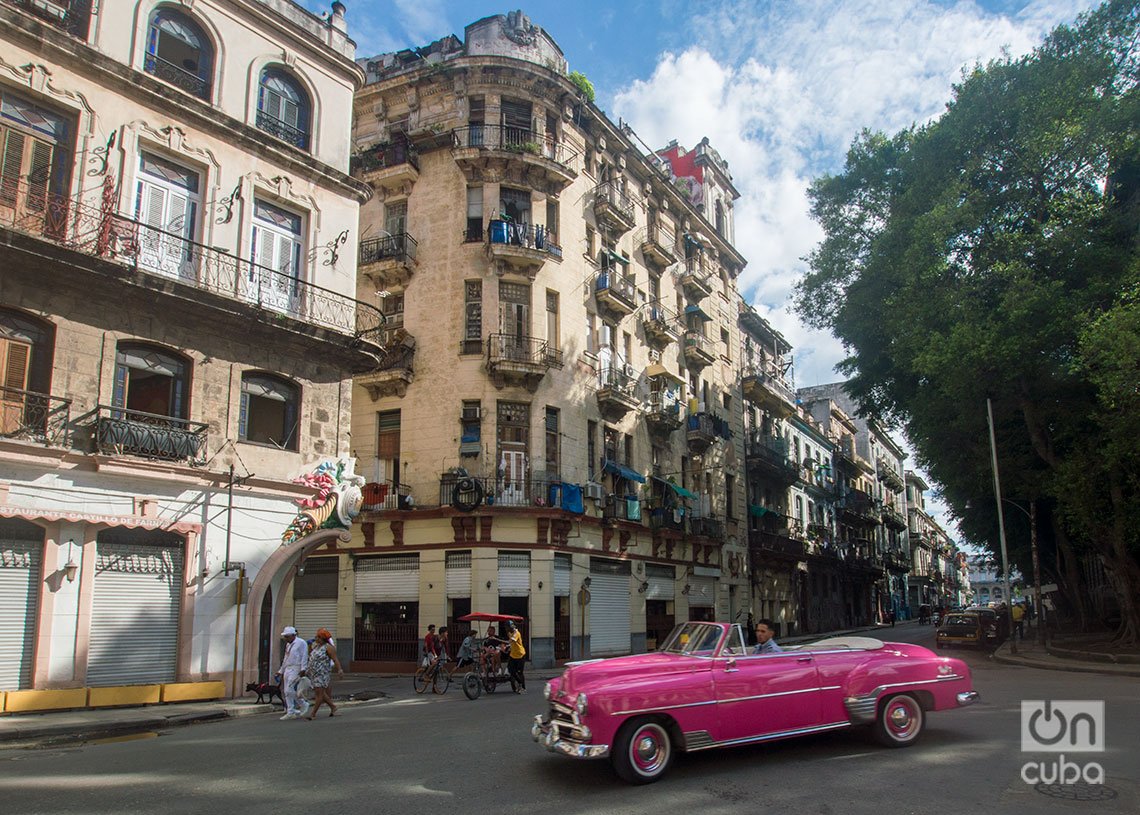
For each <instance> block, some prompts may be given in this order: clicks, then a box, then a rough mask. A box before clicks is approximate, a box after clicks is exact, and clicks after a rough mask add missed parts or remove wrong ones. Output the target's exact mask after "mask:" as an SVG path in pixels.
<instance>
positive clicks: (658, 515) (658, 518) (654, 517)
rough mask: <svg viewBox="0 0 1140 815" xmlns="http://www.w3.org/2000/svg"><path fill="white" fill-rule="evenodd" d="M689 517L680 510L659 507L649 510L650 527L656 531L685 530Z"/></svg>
mask: <svg viewBox="0 0 1140 815" xmlns="http://www.w3.org/2000/svg"><path fill="white" fill-rule="evenodd" d="M687 520H688V517H687V516H686V515H685V514H684V512H681V511H679V510H673V509H665V508H663V507H657V508H654V509H651V510H649V528H650V529H652V530H653V531H654V532H656V531H658V530H662V529H663V530H666V531H669V532H684V531H685V528H686V524H685V522H686V521H687Z"/></svg>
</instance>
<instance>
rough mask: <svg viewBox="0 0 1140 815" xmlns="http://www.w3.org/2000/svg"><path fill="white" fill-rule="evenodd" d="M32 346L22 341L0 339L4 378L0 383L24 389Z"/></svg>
mask: <svg viewBox="0 0 1140 815" xmlns="http://www.w3.org/2000/svg"><path fill="white" fill-rule="evenodd" d="M31 354H32V347H31V346H30V345H27V344H25V343H22V342H13V341H12V340H0V360H3V368H2V369H0V373H3V375H4V378H3V379H0V384H3V385H4V387H5V388H15V389H16V390H21V391H22V390H25V389H26V388H27V387H28V360H29V359H30V358H31Z"/></svg>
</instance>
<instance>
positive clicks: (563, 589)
mask: <svg viewBox="0 0 1140 815" xmlns="http://www.w3.org/2000/svg"><path fill="white" fill-rule="evenodd" d="M572 568H573V563H572V562H571V560H570V558H568V557H565V556H563V555H555V556H554V596H555V597H569V596H570V573H571V571H572Z"/></svg>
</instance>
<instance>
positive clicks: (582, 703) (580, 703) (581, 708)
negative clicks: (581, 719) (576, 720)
mask: <svg viewBox="0 0 1140 815" xmlns="http://www.w3.org/2000/svg"><path fill="white" fill-rule="evenodd" d="M574 709H575V710H576V711H578V715H579V716H585V715H586V694H584V693H579V694H578V698H577V699H576V700H575V701H574Z"/></svg>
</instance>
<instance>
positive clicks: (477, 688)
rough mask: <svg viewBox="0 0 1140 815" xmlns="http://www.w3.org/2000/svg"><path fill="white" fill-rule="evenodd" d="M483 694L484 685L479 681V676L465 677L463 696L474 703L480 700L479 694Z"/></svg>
mask: <svg viewBox="0 0 1140 815" xmlns="http://www.w3.org/2000/svg"><path fill="white" fill-rule="evenodd" d="M482 692H483V683H482V682H480V681H479V675H478V674H476V673H468V674H464V676H463V695H464V696H466V697H467V698H468V699H470V700H471V701H472V702H474V701H475V700H476V699H478V698H479V694H480V693H482Z"/></svg>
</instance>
